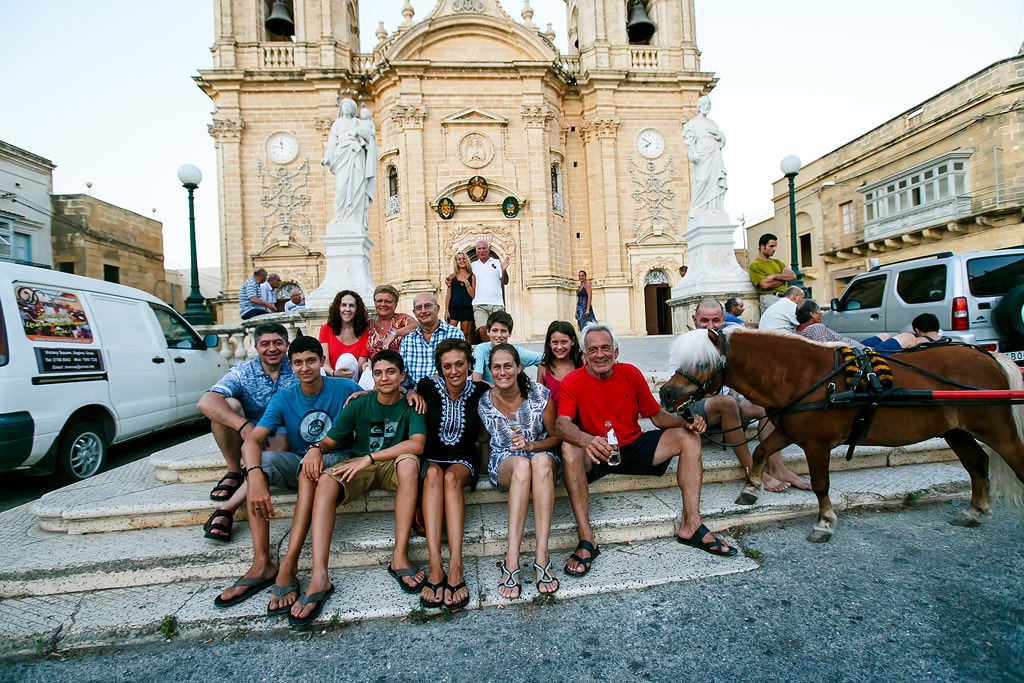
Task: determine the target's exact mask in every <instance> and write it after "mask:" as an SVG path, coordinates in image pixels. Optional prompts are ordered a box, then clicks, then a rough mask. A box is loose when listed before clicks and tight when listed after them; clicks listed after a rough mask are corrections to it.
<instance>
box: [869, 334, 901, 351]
mask: <svg viewBox="0 0 1024 683" xmlns="http://www.w3.org/2000/svg"><path fill="white" fill-rule="evenodd" d="M861 344H863V345H864V346H866V347H868V348H869V349H872V350H874V351H879V352H881V353H892V352H894V351H902V350H903V347H902V346H900V343H899V342H898V341H897V340H896V338H895V337H889V338H888V339H886V340H885V341H882V340H880V339H879V338H878V336H877V335H876V336H874V337H868V338H867V339H865V340H864V341H862V342H861Z"/></svg>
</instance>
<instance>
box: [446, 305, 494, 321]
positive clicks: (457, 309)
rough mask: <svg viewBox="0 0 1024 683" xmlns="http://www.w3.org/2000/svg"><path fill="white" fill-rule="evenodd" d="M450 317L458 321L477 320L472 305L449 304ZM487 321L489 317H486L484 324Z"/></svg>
mask: <svg viewBox="0 0 1024 683" xmlns="http://www.w3.org/2000/svg"><path fill="white" fill-rule="evenodd" d="M448 317H449V318H451V319H452V320H454V321H456V322H460V323H461V322H465V321H468V322H476V318H475V316H474V315H473V307H472V306H449V307H448ZM486 323H487V319H486V318H485V319H484V324H486Z"/></svg>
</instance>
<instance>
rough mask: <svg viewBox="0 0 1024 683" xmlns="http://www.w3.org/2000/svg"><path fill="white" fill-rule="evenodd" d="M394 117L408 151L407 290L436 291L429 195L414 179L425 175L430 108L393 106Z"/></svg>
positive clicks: (404, 158)
mask: <svg viewBox="0 0 1024 683" xmlns="http://www.w3.org/2000/svg"><path fill="white" fill-rule="evenodd" d="M391 118H392V120H394V121H395V122H396V123H397V124H398V126H399V127H400V128H401V129H402V132H403V134H404V138H405V140H404V142H405V145H404V148H403V152H404V154H402V155H401V157H400V159H399V163H400V165H401V174H400V175H399V178H400V179H402V180H401V181H400V182H404V187H405V188H406V192H405V196H406V202H405V205H404V206H403V209H404V212H405V215H406V216H408V225H409V237H408V239H407V240H404V242H405V244H406V245H407V251H406V252H405V255H404V261H405V268H404V272H405V273H406V277H405V278H404V286H403V287H402V289H403V290H405V291H412V292H434V291H435V290H436V289H437V285H436V284H435V283H434V281H433V280H432V279H431V274H432V272H433V271H434V270H435V268H432V267H431V263H430V262H429V261H428V258H427V254H428V253H430V251H429V249H428V244H429V242H428V239H427V208H428V206H427V197H426V195H425V194H424V192H425V189H426V188H425V186H424V184H423V183H422V182H412V179H413V178H425V177H426V169H425V168H424V153H423V122H424V120H425V119H426V118H427V108H426V106H424V105H422V104H396V105H395V106H394V107H392V109H391Z"/></svg>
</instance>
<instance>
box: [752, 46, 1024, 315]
mask: <svg viewBox="0 0 1024 683" xmlns="http://www.w3.org/2000/svg"><path fill="white" fill-rule="evenodd" d="M1022 143H1024V54H1019V55H1017V56H1014V57H1010V58H1007V59H1003V60H1000V61H998V62H996V63H994V64H992V65H990V66H988V67H986V68H984V69H982V70H981V71H979V72H977V73H975V74H973V75H971V76H969V77H968V78H966V79H964V80H963V81H961V82H959V83H957V84H955V85H953V86H951V87H949V88H948V89H946V90H944V91H942V92H940V93H938V94H937V95H935V96H934V97H931V98H929V99H928V100H926V101H925V102H922V103H921V104H919V105H917V106H914V107H912V108H910V109H909V110H907V111H905V112H903V113H901V114H899V115H898V116H896V117H894V118H892V119H890V120H889V121H886V122H885V123H882V124H881V125H879V126H878V127H876V128H874V129H873V130H871V131H868V132H867V133H865V134H864V135H862V136H860V137H858V138H857V139H855V140H852V141H851V142H848V143H847V144H845V145H843V146H842V147H839V148H838V149H836V150H833V151H832V152H829V153H828V154H826V155H825V156H822V157H821V158H819V159H815V160H814V161H812V162H810V163H807V164H805V165H804V166H803V167H802V168H801V169H800V173H799V174H798V175H797V176H796V179H795V180H796V188H795V189H796V192H795V196H796V227H797V240H798V245H797V246H798V249H797V251H798V254H799V256H798V258H799V262H800V268H801V271H802V273H803V275H804V282H805V284H806V285H807V286H808V287H810V288H811V293H812V295H813V296H814V297H815V298H816V299H818V300H820V301H828V300H830V299H831V298H832V297H835V296H838V295H839V294H840V293H841V292H842V290H843V289H844V288H845V286H846V283H848V282H849V280H850V279H851V278H852V277H853V276H854V275H856V274H858V273H861V272H863V271H865V270H868V269H869V268H870V267H871V265H872V264H874V263H891V262H893V261H901V260H906V259H911V258H916V257H918V256H924V255H927V254H932V253H935V252H942V251H952V252H954V253H965V252H971V251H979V250H985V249H998V248H1001V247H1008V246H1020V245H1021V244H1024V152H1022V148H1021V145H1022ZM773 197H774V203H775V213H774V216H773V217H772V218H769V219H767V220H765V221H762V222H760V223H757V224H755V225H752V226H749V227H748V228H747V243H748V244H749V245H750V248H751V258H753V257H754V256H756V255H757V240H758V238H759V237H760V236H761V235H762V234H764V233H766V232H770V233H773V234H775V235H777V236H778V238H779V249H778V252H777V253H776V258H779V259H781V260H783V261H785V262H787V263H789V261H790V239H789V235H790V228H789V225H790V223H789V192H788V183H787V181H786V179H785V178H781V179H779V180H777V181H775V183H774V184H773Z"/></svg>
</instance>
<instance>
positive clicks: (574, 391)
mask: <svg viewBox="0 0 1024 683" xmlns="http://www.w3.org/2000/svg"><path fill="white" fill-rule="evenodd" d="M581 344H582V346H583V352H584V354H585V355H586V357H587V364H586V365H585V366H584V367H582V368H580V369H578V370H575V371H573V372H571V373H569V375H568V376H566V378H565V379H564V380H562V384H561V385H560V391H561V393H560V396H559V403H558V417H557V419H556V420H555V430H556V431H557V432H558V436H559V437H560V438H561V439H562V441H563V445H562V457H563V459H564V461H565V465H564V477H565V488H566V491H567V492H568V493H569V502H570V504H571V505H572V511H573V514H574V515H575V516H576V526H577V529H578V533H579V539H580V542H579V545H577V546H576V551H575V552H574V553H573V554H572V556H570V558H569V561H568V562H567V563H566V565H565V571H566V573H567V574H569V575H570V576H583V575H584V574H586V573H587V572H588V571H590V565H591V563H592V562H593V561H594V560H595V559H596V558H597V556H598V555H599V554H600V550H599V549H598V548H597V546H596V545H595V544H594V532H593V530H592V529H591V527H590V512H589V501H588V491H587V485H588V483H589V482H591V481H595V480H597V479H600V478H601V477H603V476H604V475H606V474H611V473H616V472H617V473H621V474H640V475H654V476H660V475H662V474H664V473H665V470H666V469H668V465H669V462H671V460H672V458H674V457H676V456H679V462H678V464H677V470H676V481H677V482H678V484H679V489H680V490H681V491H682V493H683V518H682V523H681V524H680V525H679V529H678V530H677V532H676V540H678V541H679V542H680V543H683V544H685V545H690V546H693V547H695V548H699V549H701V550H704V551H706V552H709V553H712V554H715V555H735V554H736V548H733V547H730V546H729V545H727V544H726V543H725V542H724V541H722V540H721V539H719V538H717V537H715V536H714V535H713V534H712V533H711V532H710V531H708V529H707V527H705V526H704V524H703V523H701V520H700V510H699V508H700V487H701V476H702V474H703V468H702V463H701V459H700V437H699V436H698V434H700V433H701V432H703V431H704V428H705V425H704V420H703V418H700V417H695V418H693V422H692V423H689V422H687V421H686V420H685V419H683V418H682V417H680V416H678V415H672V414H671V413H669V412H667V411H665V410H663V409H662V408H661V406H660V405H658V402H657V401H656V400H655V398H654V396H652V395H651V390H650V389H649V388H648V386H647V381H646V380H645V379H644V376H643V374H641V372H640V370H638V369H637V368H636V367H634V366H632V365H629V364H627V363H616V362H615V360H616V359H617V358H618V356H619V343H618V339H617V338H616V336H615V332H614V331H613V330H612V328H611V327H610V326H608V325H605V324H602V323H592V324H590V325H588V326H587V327H586V328H584V330H583V333H582V337H581ZM640 417H647V418H650V419H651V422H653V423H654V425H655V426H656V427H658V429H656V430H652V431H649V432H643V431H641V429H640V423H639V418H640ZM606 423H610V424H611V430H612V431H614V433H615V434H614V436H615V440H616V441H617V442H618V448H619V451H620V454H621V459H622V462H621V464H619V465H612V464H609V461H608V458H609V456H611V455H612V452H613V446H610V445H609V443H608V442H609V440H611V434H610V432H609V430H608V429H606V427H605V424H606Z"/></svg>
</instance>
